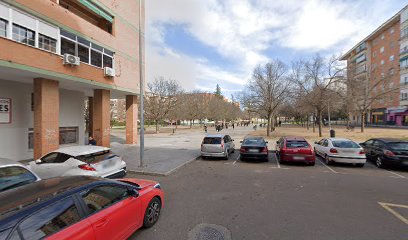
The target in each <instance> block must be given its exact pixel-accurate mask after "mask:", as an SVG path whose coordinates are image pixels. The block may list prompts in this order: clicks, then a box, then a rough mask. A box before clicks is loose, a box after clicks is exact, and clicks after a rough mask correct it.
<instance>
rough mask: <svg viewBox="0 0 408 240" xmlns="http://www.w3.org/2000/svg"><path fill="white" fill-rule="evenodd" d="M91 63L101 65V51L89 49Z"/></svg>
mask: <svg viewBox="0 0 408 240" xmlns="http://www.w3.org/2000/svg"><path fill="white" fill-rule="evenodd" d="M91 64H92V65H94V66H97V67H102V53H100V52H97V51H95V50H91Z"/></svg>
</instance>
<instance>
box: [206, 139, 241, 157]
mask: <svg viewBox="0 0 408 240" xmlns="http://www.w3.org/2000/svg"><path fill="white" fill-rule="evenodd" d="M233 152H235V144H234V139H232V138H231V137H230V136H229V135H224V134H209V135H207V136H206V137H205V138H204V139H203V142H202V143H201V157H202V158H205V157H223V158H225V159H228V158H229V155H230V153H233Z"/></svg>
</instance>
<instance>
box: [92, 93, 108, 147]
mask: <svg viewBox="0 0 408 240" xmlns="http://www.w3.org/2000/svg"><path fill="white" fill-rule="evenodd" d="M93 102H94V103H93V123H92V128H93V131H92V136H93V138H94V139H95V140H96V144H97V145H98V146H104V147H109V146H110V91H109V90H104V89H95V90H94V99H93Z"/></svg>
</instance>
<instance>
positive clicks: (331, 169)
mask: <svg viewBox="0 0 408 240" xmlns="http://www.w3.org/2000/svg"><path fill="white" fill-rule="evenodd" d="M317 159H319V162H320V163H321V164H323V166H325V167H327V168H328V169H329V170H330V171H332V172H333V173H338V172H336V171H334V170H333V168H331V167H329V166H327V165H326V164H324V163H323V162H322V160H320V158H317Z"/></svg>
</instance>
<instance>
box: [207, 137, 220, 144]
mask: <svg viewBox="0 0 408 240" xmlns="http://www.w3.org/2000/svg"><path fill="white" fill-rule="evenodd" d="M203 144H221V138H219V137H206V138H204V140H203Z"/></svg>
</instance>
